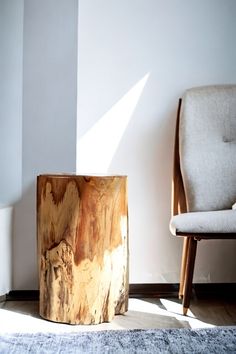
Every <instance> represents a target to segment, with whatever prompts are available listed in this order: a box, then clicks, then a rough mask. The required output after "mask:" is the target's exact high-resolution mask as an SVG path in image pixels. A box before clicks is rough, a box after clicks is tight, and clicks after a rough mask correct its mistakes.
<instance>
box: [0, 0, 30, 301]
mask: <svg viewBox="0 0 236 354" xmlns="http://www.w3.org/2000/svg"><path fill="white" fill-rule="evenodd" d="M23 8H24V1H23V0H17V1H15V0H0V295H3V294H5V293H7V292H8V291H9V290H11V287H12V227H13V208H12V207H10V206H9V205H14V203H15V202H16V201H17V200H19V199H20V198H21V183H22V176H21V171H22V149H21V146H22V58H23Z"/></svg>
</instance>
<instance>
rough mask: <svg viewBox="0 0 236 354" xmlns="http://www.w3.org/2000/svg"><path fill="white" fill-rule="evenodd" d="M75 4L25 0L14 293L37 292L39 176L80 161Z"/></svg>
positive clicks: (72, 166)
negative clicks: (19, 183) (21, 189)
mask: <svg viewBox="0 0 236 354" xmlns="http://www.w3.org/2000/svg"><path fill="white" fill-rule="evenodd" d="M77 5H78V4H77V1H76V0H69V1H68V0H41V1H37V0H25V1H24V47H23V132H22V141H23V146H22V188H23V195H22V199H21V200H20V201H19V203H17V205H16V213H15V214H16V220H15V225H14V228H15V234H14V244H13V255H14V257H13V259H14V263H13V266H14V277H13V286H14V289H36V288H37V287H38V277H37V246H36V225H35V224H36V200H35V199H36V198H35V193H36V188H35V187H36V183H35V182H36V176H37V174H41V173H50V172H63V171H66V172H73V171H75V161H76V89H77V19H78V15H77V13H78V10H77Z"/></svg>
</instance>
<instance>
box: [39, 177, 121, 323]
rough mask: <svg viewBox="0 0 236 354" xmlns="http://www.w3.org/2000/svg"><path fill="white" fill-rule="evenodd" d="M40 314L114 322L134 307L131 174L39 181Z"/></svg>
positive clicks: (60, 318)
mask: <svg viewBox="0 0 236 354" xmlns="http://www.w3.org/2000/svg"><path fill="white" fill-rule="evenodd" d="M37 239H38V258H39V285H40V315H41V316H42V317H44V318H46V319H49V320H52V321H57V322H65V323H72V324H97V323H101V322H110V321H111V320H112V319H113V317H114V315H115V314H120V313H124V312H125V311H127V308H128V206H127V177H125V176H104V177H102V176H75V175H40V176H38V179H37Z"/></svg>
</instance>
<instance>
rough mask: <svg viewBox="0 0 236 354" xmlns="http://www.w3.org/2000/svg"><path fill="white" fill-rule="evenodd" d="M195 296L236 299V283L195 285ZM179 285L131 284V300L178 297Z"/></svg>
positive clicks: (17, 295)
mask: <svg viewBox="0 0 236 354" xmlns="http://www.w3.org/2000/svg"><path fill="white" fill-rule="evenodd" d="M193 289H194V293H195V296H196V297H197V298H199V299H201V298H226V299H231V298H233V299H235V298H236V283H201V284H199V283H198V284H194V285H193ZM178 291H179V284H173V283H168V284H164V283H161V284H130V286H129V296H130V297H131V298H160V297H163V298H167V297H178ZM6 300H7V301H37V300H39V290H12V291H10V292H9V293H8V294H7V295H6Z"/></svg>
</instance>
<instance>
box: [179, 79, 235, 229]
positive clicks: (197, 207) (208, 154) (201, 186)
mask: <svg viewBox="0 0 236 354" xmlns="http://www.w3.org/2000/svg"><path fill="white" fill-rule="evenodd" d="M179 147H180V166H181V173H182V177H183V183H184V188H185V193H186V200H187V210H188V211H190V212H196V211H214V210H222V209H231V208H232V204H233V203H234V202H235V200H236V85H219V86H206V87H198V88H193V89H190V90H187V91H186V93H185V95H184V97H183V100H182V105H181V113H180V126H179ZM210 215H211V214H210ZM216 215H218V214H216ZM222 215H225V214H222ZM226 215H228V214H227V213H226ZM230 215H231V214H230ZM184 218H187V219H186V221H187V220H188V225H189V226H190V225H191V227H193V224H194V225H195V221H193V220H195V218H198V219H199V218H200V219H199V220H203V219H204V216H202V217H200V216H193V219H191V218H192V217H191V216H190V217H188V216H185V217H184ZM188 218H190V219H188ZM202 218H203V219H202ZM212 218H214V216H212ZM225 218H227V217H226V216H224V217H223V216H222V219H221V220H222V222H223V221H224V220H226V219H225ZM176 220H182V218H180V219H176ZM191 220H192V221H191ZM204 220H205V219H204ZM212 220H213V219H212ZM227 220H228V219H227ZM234 220H235V218H234ZM202 222H203V221H202ZM214 222H216V219H215V218H214ZM224 222H225V221H224ZM189 223H190V224H189ZM203 224H204V225H205V226H207V225H206V224H207V223H206V222H205V221H204V222H203ZM226 224H227V225H226V226H227V227H229V228H230V227H231V226H230V225H229V224H228V223H226ZM211 225H212V227H213V224H212V223H211ZM216 228H217V230H218V229H219V228H220V225H219V222H218V223H217V226H216ZM194 229H195V226H194ZM207 229H208V230H209V226H208V228H207ZM197 230H199V228H198V229H197Z"/></svg>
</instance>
